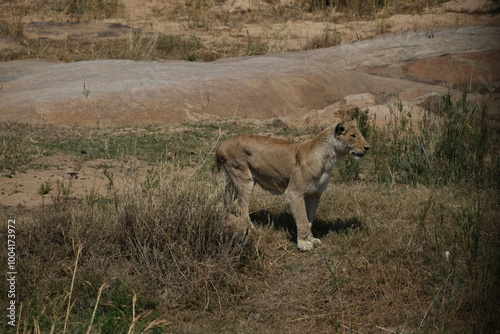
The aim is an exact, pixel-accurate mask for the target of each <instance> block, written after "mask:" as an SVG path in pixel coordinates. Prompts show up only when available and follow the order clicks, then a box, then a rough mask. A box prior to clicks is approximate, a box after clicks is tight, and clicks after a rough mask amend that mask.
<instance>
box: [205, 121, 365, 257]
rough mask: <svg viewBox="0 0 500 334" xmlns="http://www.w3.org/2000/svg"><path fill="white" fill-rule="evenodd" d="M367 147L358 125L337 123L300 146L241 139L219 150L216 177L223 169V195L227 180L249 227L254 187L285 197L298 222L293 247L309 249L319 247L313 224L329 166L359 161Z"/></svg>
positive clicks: (249, 137) (258, 138)
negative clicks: (347, 159)
mask: <svg viewBox="0 0 500 334" xmlns="http://www.w3.org/2000/svg"><path fill="white" fill-rule="evenodd" d="M369 148H370V146H369V145H368V143H367V142H366V140H365V138H364V137H363V135H362V134H361V132H360V131H359V129H358V127H357V124H356V121H349V122H340V123H338V124H335V125H333V126H331V127H329V128H327V129H325V130H324V131H322V132H321V133H320V134H318V135H317V136H316V137H314V138H312V139H309V140H306V141H304V142H302V143H294V142H289V141H285V140H281V139H274V138H269V137H264V136H257V135H241V136H237V137H233V138H229V139H227V140H226V141H224V142H223V143H222V144H221V145H220V146H219V148H218V149H217V152H216V154H215V168H214V175H215V174H216V173H217V172H219V170H220V168H221V166H223V167H224V169H225V171H226V176H227V178H228V180H227V183H226V193H227V192H228V191H229V190H230V187H231V186H232V185H231V182H232V183H233V184H234V185H236V187H237V188H238V190H239V200H240V206H241V214H242V216H243V218H244V219H245V220H246V221H247V222H249V223H250V224H252V223H251V220H250V216H249V212H248V206H249V204H250V198H251V196H252V191H253V189H254V186H255V184H256V183H258V184H259V185H260V186H261V187H262V188H264V189H266V190H268V191H270V192H271V193H273V194H283V193H284V195H285V199H286V201H287V203H288V204H289V206H290V210H291V211H292V214H293V218H294V219H295V223H296V224H297V246H298V248H299V249H300V250H304V251H307V250H311V249H313V244H314V243H317V244H320V243H321V242H320V240H319V239H317V238H314V236H313V235H312V233H311V226H312V221H313V218H314V215H315V214H316V210H317V208H318V203H319V198H320V197H321V194H322V193H323V191H325V189H326V187H327V186H328V181H329V180H330V177H331V173H332V170H333V168H334V167H335V166H336V165H337V164H338V163H339V162H340V161H342V159H344V158H345V157H346V155H348V154H351V155H352V156H353V157H354V158H356V160H361V159H362V158H363V157H364V155H365V154H366V152H367V151H368V149H369Z"/></svg>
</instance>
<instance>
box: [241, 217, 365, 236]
mask: <svg viewBox="0 0 500 334" xmlns="http://www.w3.org/2000/svg"><path fill="white" fill-rule="evenodd" d="M250 219H251V220H252V222H253V223H254V224H256V225H258V226H264V227H265V226H269V223H271V222H272V223H273V227H274V229H275V230H286V231H287V232H288V233H289V235H290V239H291V240H292V241H294V242H295V241H296V240H297V226H296V225H295V220H294V219H293V216H292V214H291V213H290V212H280V213H270V212H269V211H268V210H261V211H258V212H255V213H253V214H251V215H250ZM353 229H359V230H364V229H365V224H364V223H363V222H362V221H361V220H360V219H358V218H356V217H353V218H347V219H341V218H337V219H335V220H334V221H328V220H323V219H318V218H315V219H314V223H313V226H312V232H313V235H314V236H315V237H316V238H320V239H321V238H322V237H324V236H325V235H327V234H328V233H330V232H334V233H337V234H341V233H347V231H349V230H353Z"/></svg>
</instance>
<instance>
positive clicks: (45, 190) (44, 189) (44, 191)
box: [37, 182, 52, 196]
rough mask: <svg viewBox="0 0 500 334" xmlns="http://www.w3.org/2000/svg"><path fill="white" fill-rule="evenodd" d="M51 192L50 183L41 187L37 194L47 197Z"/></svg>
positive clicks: (45, 183)
mask: <svg viewBox="0 0 500 334" xmlns="http://www.w3.org/2000/svg"><path fill="white" fill-rule="evenodd" d="M51 190H52V186H51V185H50V183H48V182H44V183H42V184H41V185H40V187H39V188H38V190H37V192H38V195H40V196H43V195H47V194H48V193H50V191H51Z"/></svg>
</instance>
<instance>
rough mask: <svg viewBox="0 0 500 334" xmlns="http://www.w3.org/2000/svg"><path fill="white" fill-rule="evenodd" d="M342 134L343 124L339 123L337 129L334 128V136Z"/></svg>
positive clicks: (343, 130)
mask: <svg viewBox="0 0 500 334" xmlns="http://www.w3.org/2000/svg"><path fill="white" fill-rule="evenodd" d="M344 132H345V126H344V122H340V123H339V124H337V127H335V135H336V136H338V135H339V134H341V133H344Z"/></svg>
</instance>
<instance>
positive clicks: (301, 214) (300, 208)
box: [285, 189, 321, 251]
mask: <svg viewBox="0 0 500 334" xmlns="http://www.w3.org/2000/svg"><path fill="white" fill-rule="evenodd" d="M285 198H286V201H287V202H288V205H289V206H290V210H291V211H292V215H293V218H294V219H295V224H296V225H297V247H298V248H299V249H300V250H303V251H308V250H311V249H313V248H314V244H315V243H317V244H319V243H321V242H320V240H319V239H316V238H314V236H313V234H312V232H311V224H310V223H309V219H308V214H307V210H306V201H305V198H304V196H303V195H302V194H301V193H300V192H294V191H290V190H288V189H287V190H286V191H285Z"/></svg>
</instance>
